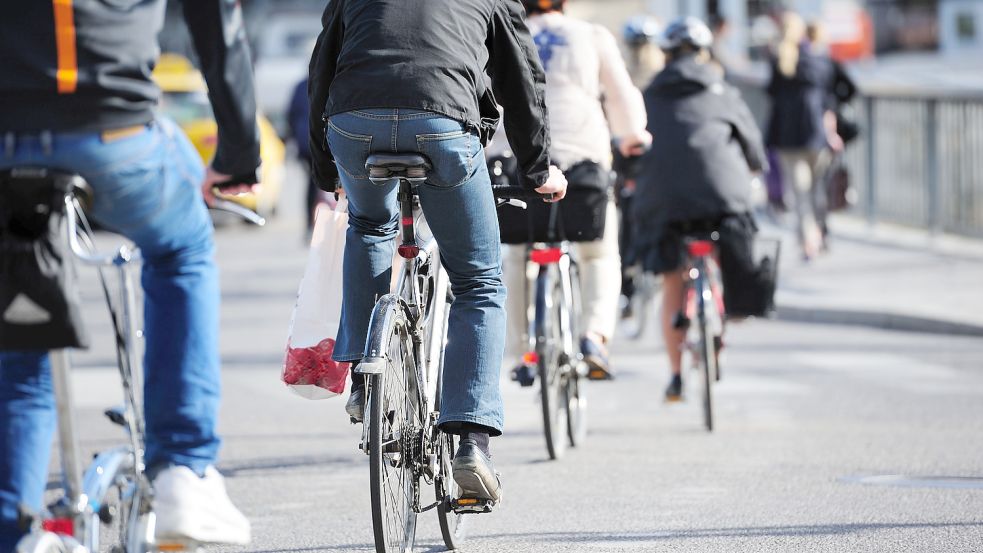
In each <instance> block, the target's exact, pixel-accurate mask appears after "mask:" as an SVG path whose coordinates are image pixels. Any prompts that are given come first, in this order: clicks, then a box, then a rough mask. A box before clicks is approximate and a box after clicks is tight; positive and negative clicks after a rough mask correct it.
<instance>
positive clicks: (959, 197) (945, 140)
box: [735, 75, 983, 236]
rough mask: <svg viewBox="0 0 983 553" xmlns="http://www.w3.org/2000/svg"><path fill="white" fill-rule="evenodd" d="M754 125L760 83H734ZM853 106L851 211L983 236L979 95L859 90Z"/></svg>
mask: <svg viewBox="0 0 983 553" xmlns="http://www.w3.org/2000/svg"><path fill="white" fill-rule="evenodd" d="M735 82H736V84H737V85H738V87H739V88H740V89H741V92H742V93H743V94H744V97H745V99H746V100H747V102H748V104H749V105H750V106H751V109H752V111H754V112H755V116H756V117H757V118H758V121H759V122H760V123H762V128H764V125H763V124H764V122H765V121H766V120H767V114H768V110H769V100H768V98H767V95H766V94H765V92H764V87H763V81H762V79H761V76H760V75H756V76H747V75H743V76H740V77H738V78H737V79H735ZM861 91H862V92H861V94H860V97H858V98H856V99H855V100H854V101H853V107H854V110H855V114H856V118H857V122H858V123H859V124H860V127H861V134H860V136H859V137H858V138H857V139H856V140H855V141H854V142H853V143H851V144H850V146H849V147H848V148H847V151H846V153H845V156H844V160H845V163H846V166H847V168H848V170H849V172H850V179H851V186H853V187H854V189H855V190H856V192H857V195H856V197H857V203H856V204H855V205H854V207H853V209H854V211H855V212H856V213H858V214H862V215H863V216H864V217H866V218H867V220H868V221H870V222H871V223H876V222H878V221H885V222H892V223H899V224H903V225H908V226H913V227H919V228H924V229H926V230H929V231H931V232H933V233H938V232H951V233H956V234H963V235H969V236H983V91H979V92H965V91H960V92H949V91H945V90H937V89H936V90H932V89H915V88H912V89H900V88H897V87H890V88H889V87H882V86H879V87H870V86H868V87H864V86H863V85H862V83H861Z"/></svg>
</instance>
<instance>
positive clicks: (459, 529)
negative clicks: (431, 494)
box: [434, 433, 467, 551]
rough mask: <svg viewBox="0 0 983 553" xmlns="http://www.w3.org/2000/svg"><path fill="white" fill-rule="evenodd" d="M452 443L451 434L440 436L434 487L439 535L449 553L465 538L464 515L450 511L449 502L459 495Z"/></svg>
mask: <svg viewBox="0 0 983 553" xmlns="http://www.w3.org/2000/svg"><path fill="white" fill-rule="evenodd" d="M454 441H455V440H454V436H453V435H452V434H444V433H441V434H440V443H439V444H438V448H437V450H438V455H440V477H439V478H438V479H437V481H436V486H434V487H435V489H436V492H437V502H438V503H437V521H438V522H439V523H440V535H441V536H442V537H443V538H444V545H445V546H447V549H449V550H450V551H454V550H457V549H460V548H461V546H462V545H464V541H465V539H466V538H467V535H466V534H467V533H466V525H465V524H464V521H465V518H464V515H463V514H458V513H455V512H454V510H453V509H451V501H453V500H454V499H455V498H456V497H457V496H458V494H459V493H460V490H459V489H458V486H457V482H455V481H454V476H453V474H454V466H453V463H454V453H455V447H456V444H455V443H454Z"/></svg>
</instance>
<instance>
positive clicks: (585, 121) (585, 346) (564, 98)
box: [505, 0, 652, 380]
mask: <svg viewBox="0 0 983 553" xmlns="http://www.w3.org/2000/svg"><path fill="white" fill-rule="evenodd" d="M565 5H566V0H549V1H545V0H544V1H539V0H525V7H526V13H527V14H528V19H527V21H526V23H527V25H529V31H530V32H531V33H532V36H533V40H534V41H535V42H536V46H537V47H538V51H539V58H540V61H542V64H543V68H544V69H545V71H546V105H547V107H548V108H549V112H550V129H551V130H552V137H553V141H552V145H551V147H550V157H551V159H553V160H554V161H555V162H556V163H557V164H559V165H560V166H561V167H563V168H564V171H565V172H567V177H568V178H570V179H574V178H576V175H577V174H587V175H591V177H594V176H597V175H600V176H602V177H606V176H607V175H609V174H610V172H611V161H612V157H611V140H612V136H613V138H614V141H615V142H616V143H617V144H618V148H619V150H620V152H621V154H622V155H624V156H625V157H629V156H632V155H637V154H639V153H641V152H642V151H644V149H645V148H646V147H648V145H649V144H650V143H651V141H652V137H651V136H650V135H649V133H648V132H647V131H646V130H645V106H644V104H643V102H642V95H641V93H640V92H639V91H638V89H637V88H635V86H634V84H632V81H631V77H630V76H629V74H628V70H627V69H626V67H625V62H624V60H623V59H622V58H621V53H620V52H619V51H618V46H617V43H616V42H615V38H614V36H613V35H611V33H610V32H609V31H607V30H606V29H605V28H604V27H601V26H600V25H595V24H592V23H588V22H586V21H580V20H578V19H575V18H573V17H570V16H568V15H566V14H565V13H564V12H563V10H564V7H565ZM512 117H513V116H512V115H511V114H510V113H508V112H506V115H505V121H506V123H507V122H508V121H509V120H510V119H511V118H512ZM584 164H591V165H593V166H595V167H597V166H599V168H600V169H601V170H600V171H597V170H593V171H582V172H580V173H576V172H575V171H573V170H572V169H573V168H574V167H578V166H579V167H581V168H583V167H584ZM605 180H610V179H605ZM571 184H572V185H576V184H582V185H587V184H592V183H586V182H584V183H577V182H573V180H571ZM598 184H600V185H601V186H606V187H607V188H608V191H609V192H611V193H610V194H609V198H608V201H607V205H606V208H605V209H606V212H607V213H606V216H605V221H604V231H603V235H602V237H601V238H600V239H599V240H595V241H591V242H577V243H575V249H576V253H577V256H578V259H579V261H580V269H581V275H582V276H583V281H582V285H581V291H582V297H583V321H582V322H581V324H580V328H583V329H584V335H583V336H582V338H581V350H582V352H583V354H584V358H585V360H586V361H587V363H588V365H589V367H590V371H589V373H588V376H590V377H591V378H593V379H598V380H603V379H607V378H610V377H611V365H610V361H609V354H608V346H609V344H610V341H611V338H612V336H613V335H614V330H615V325H616V323H617V315H618V298H619V295H620V292H621V257H620V253H619V250H618V214H617V210H616V208H615V204H614V195H613V191H612V190H611V188H612V187H613V184H614V183H613V182H603V183H598ZM574 201H577V200H576V198H572V197H571V198H567V200H566V202H567V203H568V204H569V202H574ZM525 254H526V249H525V247H524V246H508V247H506V254H505V255H506V260H507V263H506V284H507V285H508V287H509V288H510V289H512V290H522V289H523V280H522V279H523V278H525V272H524V270H523V269H524V267H525V265H526V264H525V260H524V256H525ZM509 298H510V300H509V306H508V313H509V335H510V336H512V340H513V343H514V345H513V347H516V348H519V349H521V348H522V347H524V346H523V344H524V340H523V334H525V332H524V330H525V325H526V321H525V316H524V314H525V305H524V304H523V302H524V298H523V297H522V295H521V294H511V295H510V296H509ZM517 351H518V350H517Z"/></svg>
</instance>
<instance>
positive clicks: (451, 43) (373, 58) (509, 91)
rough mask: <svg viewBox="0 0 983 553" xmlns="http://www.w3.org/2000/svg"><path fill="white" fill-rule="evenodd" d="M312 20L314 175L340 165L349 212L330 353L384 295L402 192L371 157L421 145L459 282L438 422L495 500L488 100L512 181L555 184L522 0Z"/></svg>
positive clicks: (343, 350)
mask: <svg viewBox="0 0 983 553" xmlns="http://www.w3.org/2000/svg"><path fill="white" fill-rule="evenodd" d="M322 21H323V23H324V30H323V31H322V32H321V35H320V37H319V38H318V43H317V46H316V47H315V51H314V55H313V57H312V59H311V66H310V88H309V94H310V99H311V124H310V129H311V137H310V143H311V152H312V154H313V157H314V160H313V168H314V175H315V178H317V179H318V182H319V184H320V185H321V186H322V187H324V188H326V189H328V190H334V182H333V178H332V177H333V176H334V175H335V174H338V175H339V176H340V180H341V184H342V185H343V188H344V191H345V193H346V195H347V196H348V199H349V214H350V223H349V229H348V238H347V243H346V245H345V267H344V300H343V305H342V313H341V325H340V329H341V330H340V332H339V334H338V341H337V344H336V347H335V350H334V358H335V359H336V360H337V361H353V362H357V361H359V360H360V359H361V358H362V354H363V350H364V347H365V340H366V334H367V332H368V324H369V317H370V316H371V313H372V308H373V305H374V304H375V300H376V298H377V297H379V296H380V295H382V294H385V293H387V292H388V291H389V282H390V275H391V272H392V267H391V262H392V258H393V253H394V250H395V244H394V241H393V238H394V237H395V236H396V234H397V229H398V227H397V216H398V213H397V209H396V193H397V188H396V183H395V181H392V182H390V183H388V184H386V185H381V186H380V185H376V184H373V183H372V182H370V181H369V179H368V175H367V174H366V169H365V162H366V158H367V157H368V155H369V154H371V153H376V152H420V153H422V154H424V155H426V156H427V157H428V158H429V160H430V162H431V163H432V165H433V167H432V169H431V170H430V171H429V175H428V178H427V181H426V182H425V183H423V184H421V185H420V186H419V187H418V189H417V191H418V193H419V196H420V203H421V206H422V208H423V211H424V213H425V214H426V216H427V221H428V223H429V224H430V228H431V230H432V231H433V234H434V237H435V238H436V240H437V243H438V244H439V246H440V257H441V261H442V263H443V265H444V267H445V268H446V269H447V274H448V276H449V278H450V283H451V290H452V292H453V294H454V302H453V304H452V305H451V309H450V321H449V323H448V328H449V329H450V330H449V333H450V335H449V337H448V343H447V349H446V352H445V366H446V370H445V372H444V381H443V388H442V397H441V402H440V404H441V410H440V420H439V421H438V424H440V426H441V427H442V428H443V429H444V430H445V431H447V432H452V433H456V434H460V435H461V436H462V439H461V445H460V449H459V450H458V452H457V454H456V456H455V457H454V476H455V479H457V480H458V483H459V484H460V485H461V487H462V489H463V491H464V492H465V493H467V494H470V495H475V496H478V497H484V498H486V499H491V500H493V501H498V499H499V498H500V497H501V483H500V481H499V478H498V476H497V474H496V473H495V471H494V468H493V466H492V464H491V460H490V453H489V447H488V442H489V436H497V435H500V434H501V433H502V425H503V412H502V411H503V406H502V399H501V391H500V388H499V371H500V369H501V364H502V355H503V352H504V348H505V309H504V307H505V287H504V286H503V284H502V268H501V251H500V248H499V241H498V232H499V229H498V223H497V214H496V209H495V201H494V198H493V197H492V190H491V185H490V178H489V176H488V171H487V168H486V164H485V159H484V151H483V146H482V144H483V139H484V138H487V137H488V136H489V135H490V134H491V132H492V131H493V130H494V129H495V127H496V126H497V123H498V108H497V103H501V104H502V105H503V106H504V107H505V111H506V114H508V116H509V117H508V119H507V123H506V127H505V129H506V131H507V134H508V138H509V141H510V142H511V143H512V145H513V147H514V149H515V151H516V153H517V158H518V160H519V165H520V168H521V177H522V178H521V184H523V185H524V186H525V187H527V188H529V189H531V190H536V191H538V192H540V193H545V194H551V193H552V194H553V195H554V198H555V199H560V198H562V197H563V194H564V193H565V189H566V181H565V180H564V179H563V176H562V174H560V173H559V171H558V170H557V169H556V168H555V167H551V166H550V157H549V143H550V142H549V141H550V133H549V127H548V126H547V122H548V121H547V115H546V106H545V104H544V102H543V97H544V88H545V83H544V76H543V71H542V68H541V66H540V64H539V60H538V58H537V56H536V47H535V45H534V44H533V42H532V39H531V37H530V36H529V32H528V31H527V30H526V26H525V24H524V23H523V20H522V5H521V4H520V3H519V2H518V0H458V1H456V2H433V1H431V0H333V1H332V2H331V3H330V4H329V5H328V7H327V8H326V9H325V11H324V16H323V18H322ZM493 92H494V93H493ZM496 98H497V101H496ZM322 114H323V118H322ZM359 376H360V375H353V383H352V394H351V397H350V398H349V401H348V405H347V406H346V409H347V410H348V413H349V415H351V416H352V418H353V419H355V420H362V418H363V416H364V406H363V398H364V396H365V391H364V382H363V380H362V379H361V378H359ZM459 476H461V477H463V478H459ZM476 481H478V482H480V485H477V484H474V485H472V483H474V482H476ZM474 488H482V489H474Z"/></svg>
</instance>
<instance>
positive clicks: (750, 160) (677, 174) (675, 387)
mask: <svg viewBox="0 0 983 553" xmlns="http://www.w3.org/2000/svg"><path fill="white" fill-rule="evenodd" d="M660 44H661V46H662V49H663V50H664V51H665V53H666V59H667V64H666V68H665V69H663V70H662V72H661V73H659V74H658V75H657V76H656V78H655V80H654V81H652V84H651V85H650V86H649V87H648V88H647V89H646V90H645V93H644V97H645V109H646V111H647V112H648V129H649V131H650V132H651V133H652V134H653V136H654V137H655V141H654V142H653V144H652V149H651V150H649V151H648V152H647V153H646V154H644V155H643V156H642V160H641V168H640V170H639V174H638V179H637V184H636V190H635V198H634V220H635V225H636V232H635V241H636V248H637V255H638V257H639V259H640V260H641V262H642V266H643V268H644V269H645V270H646V271H649V272H655V273H661V274H662V277H663V288H662V332H663V337H664V338H665V345H666V352H667V354H668V356H669V367H670V370H671V371H672V379H671V381H670V383H669V386H668V387H667V388H666V393H665V395H666V399H667V400H669V401H675V400H678V399H680V398H681V397H682V386H683V383H682V376H681V374H682V370H681V369H682V348H683V341H684V340H685V330H683V329H680V328H677V327H676V325H675V324H674V323H675V318H676V316H677V314H679V313H680V312H681V310H682V308H683V303H684V300H685V298H684V297H683V296H684V293H683V284H684V279H685V278H687V277H686V275H684V274H683V267H684V264H685V262H686V247H685V244H684V243H683V237H684V236H685V234H686V233H687V232H712V231H718V232H719V233H721V243H722V244H723V243H724V242H726V241H725V240H724V239H723V235H724V234H725V233H731V234H730V235H731V236H732V237H740V236H747V235H748V234H753V232H754V222H753V220H752V219H751V216H750V214H749V213H750V209H751V178H752V176H751V172H752V171H761V170H762V169H763V168H764V167H765V165H766V162H765V152H764V145H763V144H762V140H761V133H760V131H759V130H758V127H757V124H756V123H755V121H754V118H753V116H752V115H751V110H750V109H748V107H747V104H745V103H744V100H742V99H741V96H740V94H739V93H738V92H737V90H736V89H735V88H733V87H732V86H730V85H728V84H726V83H725V82H724V81H723V77H722V75H721V74H720V71H719V70H718V69H717V68H716V67H715V66H714V65H713V64H712V61H711V57H710V51H709V48H710V46H711V45H712V44H713V35H712V34H711V32H710V29H709V28H707V26H706V25H705V24H704V23H703V22H702V21H700V20H699V19H696V18H694V17H686V18H682V19H677V20H675V21H673V22H672V23H670V24H669V26H667V27H666V30H665V32H664V33H663V35H662V37H661V39H660ZM721 247H723V246H721ZM734 292H735V293H736V292H737V291H734ZM724 293H725V294H726V293H727V290H725V291H724Z"/></svg>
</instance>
